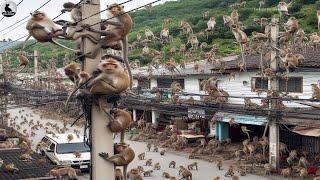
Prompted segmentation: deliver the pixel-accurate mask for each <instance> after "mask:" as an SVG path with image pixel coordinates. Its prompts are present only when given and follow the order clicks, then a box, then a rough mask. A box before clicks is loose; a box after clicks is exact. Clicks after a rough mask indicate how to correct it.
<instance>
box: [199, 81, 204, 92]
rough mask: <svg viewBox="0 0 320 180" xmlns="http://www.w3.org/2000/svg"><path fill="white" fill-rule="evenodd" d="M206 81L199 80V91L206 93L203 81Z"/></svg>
mask: <svg viewBox="0 0 320 180" xmlns="http://www.w3.org/2000/svg"><path fill="white" fill-rule="evenodd" d="M203 80H204V79H199V90H200V91H204V89H203V85H202V81H203Z"/></svg>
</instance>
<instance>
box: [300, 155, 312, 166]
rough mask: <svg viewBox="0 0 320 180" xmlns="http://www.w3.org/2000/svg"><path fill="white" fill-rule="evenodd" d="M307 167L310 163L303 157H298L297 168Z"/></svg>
mask: <svg viewBox="0 0 320 180" xmlns="http://www.w3.org/2000/svg"><path fill="white" fill-rule="evenodd" d="M309 165H310V163H309V162H308V160H307V159H306V158H305V157H303V156H302V157H300V159H299V163H298V166H300V167H303V168H308V166H309Z"/></svg>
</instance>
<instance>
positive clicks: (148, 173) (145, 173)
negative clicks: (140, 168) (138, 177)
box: [143, 170, 153, 177]
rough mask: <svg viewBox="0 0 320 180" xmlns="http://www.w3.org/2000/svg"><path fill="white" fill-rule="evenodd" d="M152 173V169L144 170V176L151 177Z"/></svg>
mask: <svg viewBox="0 0 320 180" xmlns="http://www.w3.org/2000/svg"><path fill="white" fill-rule="evenodd" d="M152 173H153V171H152V170H148V171H144V172H143V176H144V177H150V176H151V174H152Z"/></svg>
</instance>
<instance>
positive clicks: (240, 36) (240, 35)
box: [232, 26, 248, 59]
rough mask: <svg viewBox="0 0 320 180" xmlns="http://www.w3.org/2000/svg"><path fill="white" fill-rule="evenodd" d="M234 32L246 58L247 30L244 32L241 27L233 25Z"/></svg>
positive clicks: (242, 55)
mask: <svg viewBox="0 0 320 180" xmlns="http://www.w3.org/2000/svg"><path fill="white" fill-rule="evenodd" d="M232 33H233V35H234V37H235V38H236V40H237V42H238V43H239V44H240V50H241V57H242V59H244V49H245V48H244V46H245V44H247V43H248V37H247V35H246V33H245V32H243V31H242V30H241V29H240V28H239V27H237V26H233V27H232Z"/></svg>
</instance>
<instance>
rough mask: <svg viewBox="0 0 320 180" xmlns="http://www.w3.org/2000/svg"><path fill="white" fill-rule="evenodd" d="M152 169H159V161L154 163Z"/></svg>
mask: <svg viewBox="0 0 320 180" xmlns="http://www.w3.org/2000/svg"><path fill="white" fill-rule="evenodd" d="M153 169H154V170H160V169H161V166H160V163H155V164H154V166H153Z"/></svg>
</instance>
